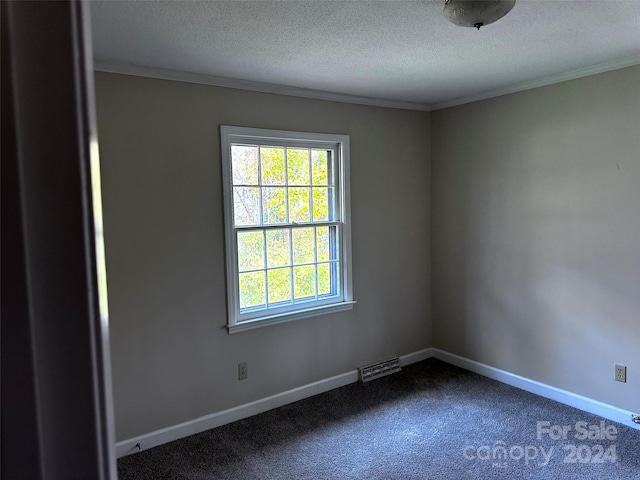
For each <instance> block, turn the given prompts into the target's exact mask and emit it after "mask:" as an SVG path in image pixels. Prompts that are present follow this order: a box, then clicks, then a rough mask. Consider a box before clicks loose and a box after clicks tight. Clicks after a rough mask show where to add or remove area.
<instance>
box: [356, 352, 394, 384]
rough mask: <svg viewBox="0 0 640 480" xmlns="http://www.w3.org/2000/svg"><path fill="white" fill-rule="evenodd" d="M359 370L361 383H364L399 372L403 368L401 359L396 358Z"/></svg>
mask: <svg viewBox="0 0 640 480" xmlns="http://www.w3.org/2000/svg"><path fill="white" fill-rule="evenodd" d="M358 370H360V381H361V382H363V383H364V382H370V381H371V380H375V379H376V378H380V377H384V376H386V375H391V374H392V373H396V372H399V371H400V370H402V368H400V359H399V358H398V357H395V358H390V359H388V360H383V361H382V362H376V363H372V364H371V365H365V366H363V367H359V368H358Z"/></svg>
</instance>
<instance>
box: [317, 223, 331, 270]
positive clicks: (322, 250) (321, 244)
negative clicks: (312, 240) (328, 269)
mask: <svg viewBox="0 0 640 480" xmlns="http://www.w3.org/2000/svg"><path fill="white" fill-rule="evenodd" d="M316 244H317V247H316V248H317V250H318V261H319V262H327V261H329V260H331V255H330V250H329V227H316Z"/></svg>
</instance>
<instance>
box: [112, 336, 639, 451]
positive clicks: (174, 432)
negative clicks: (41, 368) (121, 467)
mask: <svg viewBox="0 0 640 480" xmlns="http://www.w3.org/2000/svg"><path fill="white" fill-rule="evenodd" d="M431 357H434V358H437V359H438V360H441V361H443V362H447V363H449V364H451V365H455V366H457V367H460V368H464V369H465V370H469V371H471V372H475V373H478V374H480V375H483V376H485V377H488V378H492V379H494V380H497V381H499V382H502V383H505V384H507V385H511V386H514V387H517V388H520V389H522V390H525V391H527V392H531V393H534V394H536V395H540V396H541V397H545V398H549V399H551V400H555V401H557V402H560V403H562V404H565V405H569V406H571V407H575V408H578V409H579V410H582V411H584V412H589V413H592V414H594V415H599V416H601V417H603V418H606V419H608V420H611V421H614V422H619V423H622V424H624V425H627V426H629V427H631V428H634V429H636V430H638V429H640V425H638V424H635V423H633V421H632V420H631V414H632V412H629V411H626V410H623V409H621V408H617V407H614V406H612V405H608V404H606V403H602V402H598V401H597V400H592V399H590V398H587V397H583V396H581V395H577V394H575V393H571V392H568V391H566V390H561V389H559V388H556V387H552V386H550V385H545V384H544V383H540V382H537V381H535V380H530V379H528V378H525V377H521V376H519V375H515V374H513V373H509V372H506V371H504V370H500V369H498V368H495V367H491V366H489V365H485V364H483V363H480V362H476V361H474V360H469V359H468V358H464V357H461V356H459V355H455V354H453V353H449V352H445V351H443V350H439V349H437V348H425V349H422V350H418V351H416V352H411V353H408V354H406V355H402V356H400V365H401V366H403V367H404V366H407V365H410V364H412V363H416V362H420V361H422V360H426V359H428V358H431ZM358 378H359V377H358V370H357V369H356V370H351V371H349V372H346V373H343V374H340V375H336V376H334V377H330V378H326V379H324V380H319V381H317V382H313V383H310V384H308V385H303V386H301V387H298V388H293V389H291V390H287V391H286V392H282V393H278V394H275V395H271V396H269V397H266V398H262V399H260V400H256V401H254V402H250V403H246V404H244V405H239V406H237V407H233V408H230V409H228V410H224V411H222V412H216V413H212V414H210V415H205V416H203V417H200V418H196V419H194V420H190V421H188V422H184V423H180V424H178V425H174V426H171V427H167V428H163V429H160V430H156V431H154V432H150V433H146V434H144V435H140V436H137V437H134V438H130V439H128V440H123V441H121V442H118V443H116V454H117V456H118V457H123V456H125V455H130V454H132V453H137V452H138V451H139V449H138V448H137V447H136V444H140V450H148V449H149V448H153V447H157V446H159V445H163V444H165V443H169V442H172V441H174V440H179V439H181V438H184V437H188V436H190V435H195V434H196V433H201V432H204V431H205V430H209V429H211V428H216V427H219V426H222V425H226V424H227V423H231V422H235V421H237V420H242V419H243V418H247V417H250V416H253V415H258V414H259V413H263V412H267V411H269V410H272V409H274V408H278V407H281V406H283V405H287V404H289V403H293V402H297V401H298V400H302V399H304V398H308V397H311V396H313V395H318V394H320V393H324V392H328V391H329V390H333V389H335V388H339V387H344V386H345V385H349V384H351V383H355V382H357V381H358Z"/></svg>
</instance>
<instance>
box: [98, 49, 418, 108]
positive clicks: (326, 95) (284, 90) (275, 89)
mask: <svg viewBox="0 0 640 480" xmlns="http://www.w3.org/2000/svg"><path fill="white" fill-rule="evenodd" d="M94 69H95V70H97V71H100V72H107V73H119V74H121V75H133V76H138V77H149V78H157V79H161V80H174V81H178V82H187V83H197V84H200V85H213V86H215V87H225V88H235V89H238V90H250V91H254V92H263V93H273V94H277V95H289V96H292V97H303V98H311V99H316V100H328V101H332V102H342V103H353V104H358V105H369V106H373V107H387V108H400V109H403V110H422V111H428V110H429V105H428V104H426V103H419V102H405V101H402V100H388V99H383V98H371V97H361V96H358V95H348V94H343V93H335V92H326V91H323V90H313V89H310V88H299V87H292V86H288V85H276V84H272V83H264V82H254V81H252V80H239V79H235V78H228V77H218V76H214V75H205V74H200V73H193V72H181V71H179V70H169V69H164V68H152V67H142V66H137V65H124V64H118V63H110V62H104V61H101V60H95V61H94Z"/></svg>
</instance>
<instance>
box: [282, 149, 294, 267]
mask: <svg viewBox="0 0 640 480" xmlns="http://www.w3.org/2000/svg"><path fill="white" fill-rule="evenodd" d="M288 156H289V150H288V149H287V148H286V147H285V149H284V185H285V187H284V202H285V204H284V206H285V210H284V211H285V217H284V220H285V223H286V224H289V223H291V221H290V220H289V159H288V158H287V157H288ZM292 265H293V264H292Z"/></svg>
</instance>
